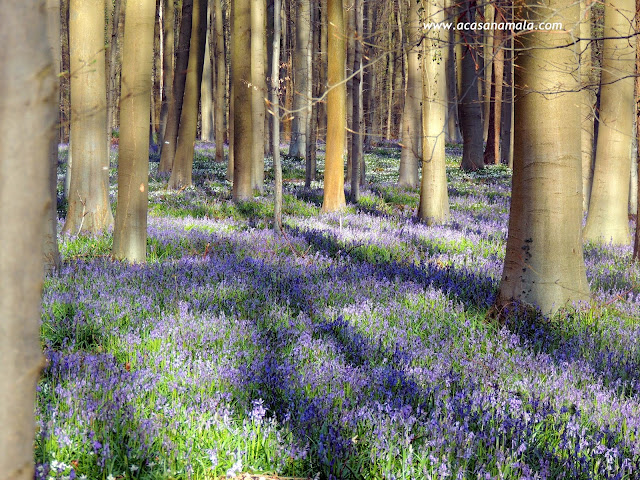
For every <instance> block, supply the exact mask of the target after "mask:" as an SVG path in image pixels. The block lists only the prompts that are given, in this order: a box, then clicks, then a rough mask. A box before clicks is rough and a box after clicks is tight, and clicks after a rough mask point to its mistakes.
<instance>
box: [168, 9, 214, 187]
mask: <svg viewBox="0 0 640 480" xmlns="http://www.w3.org/2000/svg"><path fill="white" fill-rule="evenodd" d="M206 30H207V0H194V2H193V20H192V24H191V42H190V45H189V67H188V70H187V80H186V83H185V86H184V98H183V100H182V112H180V128H179V129H178V144H177V146H176V157H175V159H174V160H173V168H172V169H171V177H170V178H169V185H168V186H169V188H171V189H176V190H177V189H180V188H182V187H190V186H191V184H192V173H193V154H194V146H195V141H196V130H197V126H198V104H199V103H200V84H201V83H202V65H203V63H204V43H205V38H206Z"/></svg>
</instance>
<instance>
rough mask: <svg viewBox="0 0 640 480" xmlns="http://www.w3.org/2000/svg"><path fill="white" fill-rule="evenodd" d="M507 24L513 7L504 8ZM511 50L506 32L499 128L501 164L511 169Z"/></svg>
mask: <svg viewBox="0 0 640 480" xmlns="http://www.w3.org/2000/svg"><path fill="white" fill-rule="evenodd" d="M506 12H507V22H512V21H513V6H511V5H508V6H507V7H506ZM513 49H514V34H513V32H507V37H506V39H505V48H504V98H503V102H502V127H501V128H500V135H501V148H500V156H501V162H502V163H503V164H504V165H508V166H509V168H513V120H514V118H513V57H514V54H513Z"/></svg>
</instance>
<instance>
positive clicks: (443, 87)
mask: <svg viewBox="0 0 640 480" xmlns="http://www.w3.org/2000/svg"><path fill="white" fill-rule="evenodd" d="M422 4H423V8H424V11H425V13H426V14H427V18H429V19H430V21H431V22H434V23H440V22H443V21H444V18H445V16H444V8H443V3H442V0H423V3H422ZM429 34H430V37H429V38H425V40H424V42H423V69H422V118H423V122H422V131H423V132H424V136H423V138H422V180H421V184H420V203H419V206H418V218H419V219H420V221H422V222H424V223H426V224H427V225H432V224H436V223H442V222H444V221H446V220H447V219H448V218H449V195H448V193H447V171H446V164H445V152H444V137H445V127H446V126H445V122H446V113H447V102H446V99H447V83H446V69H445V64H444V62H441V61H440V59H441V58H442V49H443V48H447V45H446V43H445V42H444V41H443V40H442V39H441V38H439V36H440V35H442V32H437V31H431V32H429Z"/></svg>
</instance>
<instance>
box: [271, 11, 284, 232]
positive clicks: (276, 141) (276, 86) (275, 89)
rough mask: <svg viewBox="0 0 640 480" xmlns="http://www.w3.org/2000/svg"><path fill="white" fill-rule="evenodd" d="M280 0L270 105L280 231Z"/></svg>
mask: <svg viewBox="0 0 640 480" xmlns="http://www.w3.org/2000/svg"><path fill="white" fill-rule="evenodd" d="M281 10H282V6H281V5H280V0H274V2H273V53H272V55H271V105H272V107H271V108H272V109H273V115H272V118H271V122H272V124H273V128H272V130H273V132H272V133H273V147H272V148H273V170H274V173H275V186H274V197H275V199H274V205H273V221H274V225H273V227H274V230H275V231H276V232H277V233H280V232H281V231H282V165H281V164H280V22H281V20H282V12H281Z"/></svg>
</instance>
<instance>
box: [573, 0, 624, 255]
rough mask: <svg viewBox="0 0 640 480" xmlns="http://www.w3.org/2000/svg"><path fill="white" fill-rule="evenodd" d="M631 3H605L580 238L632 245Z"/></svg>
mask: <svg viewBox="0 0 640 480" xmlns="http://www.w3.org/2000/svg"><path fill="white" fill-rule="evenodd" d="M634 15H635V4H634V2H633V0H612V1H609V2H607V3H606V4H605V14H604V37H605V39H604V47H603V50H602V55H603V57H602V75H601V80H600V82H601V96H600V116H599V127H598V143H597V146H596V163H595V170H594V173H593V186H592V190H591V197H590V201H589V213H588V214H587V224H586V226H585V228H584V232H583V235H584V239H585V240H591V241H594V242H599V243H609V242H611V243H613V244H617V245H628V244H629V243H630V240H631V239H630V235H629V219H628V202H629V175H630V173H631V169H630V168H629V164H630V155H631V143H630V142H631V132H632V131H633V115H634V112H633V108H634V103H633V85H634V82H633V76H634V73H635V49H634V48H633V44H632V43H631V42H630V41H629V38H630V36H631V35H633V33H634V31H633V17H634Z"/></svg>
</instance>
